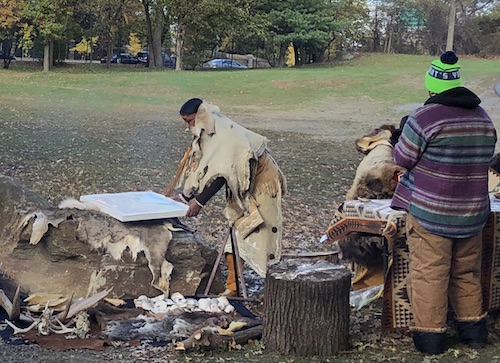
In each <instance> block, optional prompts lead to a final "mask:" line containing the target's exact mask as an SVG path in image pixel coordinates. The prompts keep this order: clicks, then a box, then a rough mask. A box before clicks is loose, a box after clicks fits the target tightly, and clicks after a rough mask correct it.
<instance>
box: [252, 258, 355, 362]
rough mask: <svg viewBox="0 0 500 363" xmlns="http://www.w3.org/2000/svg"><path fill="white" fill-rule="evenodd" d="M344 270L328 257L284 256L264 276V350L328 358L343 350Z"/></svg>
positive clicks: (346, 304) (346, 286) (345, 328)
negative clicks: (318, 258) (303, 257)
mask: <svg viewBox="0 0 500 363" xmlns="http://www.w3.org/2000/svg"><path fill="white" fill-rule="evenodd" d="M350 289H351V273H350V271H349V269H347V268H345V267H343V266H340V265H336V264H333V263H330V262H327V261H318V262H313V261H304V260H303V259H292V260H284V261H281V262H279V263H278V264H276V265H274V266H272V267H271V268H270V269H269V270H268V272H267V276H266V288H265V293H264V327H263V335H262V340H263V342H264V344H265V346H266V349H269V350H272V351H276V352H278V353H280V354H285V355H289V354H290V355H299V356H315V355H318V356H332V355H336V354H338V353H339V352H341V351H345V350H347V348H348V340H349V313H350V307H349V292H350Z"/></svg>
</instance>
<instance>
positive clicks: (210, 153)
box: [179, 101, 286, 276]
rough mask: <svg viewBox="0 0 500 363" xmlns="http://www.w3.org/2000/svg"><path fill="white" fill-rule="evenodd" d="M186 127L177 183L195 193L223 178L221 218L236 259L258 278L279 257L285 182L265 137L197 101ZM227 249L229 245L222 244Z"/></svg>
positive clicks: (187, 192) (206, 104) (214, 108)
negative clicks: (187, 147) (189, 136)
mask: <svg viewBox="0 0 500 363" xmlns="http://www.w3.org/2000/svg"><path fill="white" fill-rule="evenodd" d="M195 120H196V122H195V125H194V126H193V127H192V129H191V132H192V133H193V135H194V137H193V141H192V145H191V153H190V155H189V157H188V160H187V163H186V166H185V168H184V170H183V173H182V175H181V178H180V181H179V184H180V185H182V183H183V185H184V187H183V194H184V195H185V196H195V195H197V194H200V193H201V192H202V191H203V190H204V189H205V187H207V186H209V185H210V184H211V183H212V182H213V181H214V180H215V179H217V178H219V177H222V178H224V179H225V180H226V197H227V205H226V209H225V216H226V218H227V220H228V222H229V225H231V226H234V227H235V234H236V239H237V243H238V249H239V253H240V256H241V258H243V259H244V260H245V261H246V262H247V263H248V264H249V265H250V266H251V267H252V269H253V270H254V271H255V272H257V273H258V274H259V275H260V276H265V274H266V271H267V267H268V265H269V264H272V263H275V262H278V261H279V259H280V256H281V238H282V212H281V197H282V195H283V194H285V193H286V180H285V176H284V175H283V173H282V172H281V170H280V168H279V167H278V165H277V164H276V162H275V161H274V159H273V158H272V157H271V155H270V154H269V153H268V150H267V139H266V138H265V137H263V136H261V135H259V134H256V133H254V132H252V131H249V130H247V129H245V128H244V127H242V126H240V125H238V124H237V123H235V122H233V121H232V120H230V119H229V118H228V117H226V116H224V115H223V114H221V113H220V111H219V108H218V107H217V106H215V105H212V104H209V103H207V102H205V101H204V102H203V103H202V104H201V105H200V107H199V108H198V112H197V113H196V117H195ZM226 250H227V252H230V251H231V246H230V244H227V245H226Z"/></svg>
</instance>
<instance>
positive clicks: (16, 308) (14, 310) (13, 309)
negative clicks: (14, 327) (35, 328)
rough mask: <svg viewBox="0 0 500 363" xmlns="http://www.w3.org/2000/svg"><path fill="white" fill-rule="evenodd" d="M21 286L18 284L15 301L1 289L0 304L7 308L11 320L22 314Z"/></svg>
mask: <svg viewBox="0 0 500 363" xmlns="http://www.w3.org/2000/svg"><path fill="white" fill-rule="evenodd" d="M20 290H21V289H20V287H19V286H18V287H17V289H16V293H15V294H14V299H13V303H12V302H11V301H10V300H9V298H8V297H7V295H5V292H4V291H3V290H0V306H1V307H3V308H4V309H5V311H6V312H7V315H8V316H9V319H10V320H17V319H19V315H21V307H20V300H19V295H20Z"/></svg>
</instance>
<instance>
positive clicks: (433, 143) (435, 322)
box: [392, 51, 497, 354]
mask: <svg viewBox="0 0 500 363" xmlns="http://www.w3.org/2000/svg"><path fill="white" fill-rule="evenodd" d="M425 86H426V88H427V90H428V92H429V99H428V100H427V101H426V102H425V104H424V105H423V106H422V107H420V108H418V109H416V110H415V111H414V112H413V113H412V114H411V115H410V116H409V118H408V120H407V122H406V123H405V125H404V127H403V130H402V134H401V136H400V138H399V141H398V142H397V143H396V145H395V148H394V160H395V162H396V164H398V165H400V166H402V167H404V168H405V169H406V170H407V171H406V173H405V174H404V175H403V176H402V178H401V180H400V182H399V184H398V186H397V188H396V192H395V194H394V197H393V198H392V207H393V208H396V209H404V210H406V211H407V212H408V215H407V225H406V229H407V243H408V248H409V281H408V295H409V299H410V303H411V308H412V312H413V324H412V327H411V330H412V334H413V341H414V343H415V347H416V348H417V349H418V350H419V351H421V352H423V353H426V354H441V353H443V352H444V351H445V349H446V340H445V338H446V335H445V331H446V318H447V312H448V303H450V305H451V307H452V308H453V311H454V314H455V323H456V331H457V333H458V335H459V338H460V339H461V340H462V341H463V342H465V343H468V344H469V345H470V346H471V347H473V348H481V347H483V346H484V345H485V344H486V339H487V334H488V332H487V326H486V319H485V317H486V313H485V311H484V310H483V306H482V305H483V299H482V291H481V281H480V279H481V247H482V240H481V239H482V229H483V227H484V225H485V223H486V220H487V218H488V214H489V213H490V202H489V196H488V163H489V161H490V160H491V157H492V156H493V152H494V150H495V143H496V140H497V137H496V131H495V127H494V126H493V123H492V121H491V119H490V117H489V116H488V114H487V113H486V112H485V110H484V109H483V108H481V107H480V106H479V104H480V102H481V100H480V99H479V98H478V97H477V96H476V95H475V94H474V93H473V92H472V91H470V90H469V89H467V88H465V87H463V86H462V79H461V74H460V66H459V64H458V57H457V56H456V54H455V53H454V52H452V51H447V52H445V53H444V54H443V55H442V56H441V57H440V59H437V60H435V61H433V62H432V63H431V67H430V69H429V71H428V72H427V74H426V75H425Z"/></svg>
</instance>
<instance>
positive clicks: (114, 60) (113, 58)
mask: <svg viewBox="0 0 500 363" xmlns="http://www.w3.org/2000/svg"><path fill="white" fill-rule="evenodd" d="M107 62H108V56H104V57H102V58H101V63H107ZM111 63H118V55H117V54H113V56H112V57H111Z"/></svg>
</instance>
